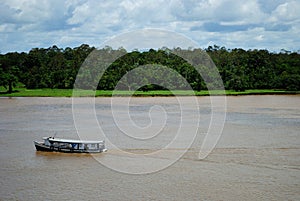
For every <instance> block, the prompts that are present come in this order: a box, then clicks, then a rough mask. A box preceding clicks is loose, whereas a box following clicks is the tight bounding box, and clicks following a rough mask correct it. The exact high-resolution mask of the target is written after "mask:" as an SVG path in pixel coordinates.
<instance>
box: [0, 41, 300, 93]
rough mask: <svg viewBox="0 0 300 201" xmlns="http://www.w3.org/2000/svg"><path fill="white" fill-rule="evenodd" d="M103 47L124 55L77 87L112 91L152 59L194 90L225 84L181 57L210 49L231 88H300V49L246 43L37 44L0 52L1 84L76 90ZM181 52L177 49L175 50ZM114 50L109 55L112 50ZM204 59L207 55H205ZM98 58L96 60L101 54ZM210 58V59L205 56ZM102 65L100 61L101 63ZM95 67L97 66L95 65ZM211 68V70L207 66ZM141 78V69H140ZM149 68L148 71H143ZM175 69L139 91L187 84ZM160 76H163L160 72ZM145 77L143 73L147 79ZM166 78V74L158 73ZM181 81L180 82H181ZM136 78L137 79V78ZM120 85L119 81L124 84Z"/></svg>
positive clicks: (126, 87) (150, 73) (11, 87)
mask: <svg viewBox="0 0 300 201" xmlns="http://www.w3.org/2000/svg"><path fill="white" fill-rule="evenodd" d="M95 51H104V52H105V53H107V54H106V55H109V54H114V55H120V57H118V58H117V59H116V60H115V61H114V62H113V63H111V64H110V65H109V67H108V68H107V70H106V71H105V72H104V74H103V75H102V76H101V79H100V80H99V78H98V77H95V76H93V75H95V72H94V70H95V69H90V70H89V69H86V70H85V71H84V73H81V74H80V75H81V76H83V77H85V79H84V80H85V81H86V82H85V83H84V82H82V83H80V84H79V85H77V86H76V87H78V88H82V89H95V87H94V86H92V85H94V84H92V83H94V82H96V86H97V87H96V89H99V90H113V89H114V88H115V87H116V85H117V83H118V82H119V80H120V79H121V78H122V77H123V76H124V75H125V74H126V73H127V72H129V71H131V70H133V69H135V68H137V67H138V66H145V65H147V64H151V65H156V66H166V67H168V68H171V69H173V70H175V71H176V72H178V73H179V74H180V75H181V76H182V77H183V78H184V79H185V80H186V81H187V82H188V83H189V85H190V86H191V87H192V89H193V90H195V91H200V90H206V89H207V87H208V86H207V85H208V84H210V85H211V86H213V87H210V88H216V89H217V88H218V87H220V86H219V85H218V83H214V80H215V78H216V76H217V75H213V74H212V75H210V77H209V80H211V82H207V81H206V80H204V79H203V77H202V76H201V75H200V74H199V72H197V70H195V68H194V67H193V66H192V65H191V64H190V62H188V61H187V60H185V59H183V58H182V57H180V55H183V54H190V53H189V51H190V52H191V54H201V51H202V53H203V52H205V54H206V55H209V57H210V58H211V60H212V61H213V63H214V65H215V66H216V67H217V69H218V72H219V74H220V76H221V79H222V81H223V84H224V87H225V89H226V90H235V91H244V90H247V89H278V90H286V91H299V90H300V54H299V52H290V51H286V50H282V51H280V52H277V53H274V52H270V51H268V50H257V49H254V50H244V49H241V48H236V49H227V48H225V47H220V46H217V45H214V46H209V47H208V48H206V49H204V50H201V51H200V50H197V49H195V50H182V49H180V48H175V49H173V50H169V49H167V48H163V47H162V48H161V49H157V50H154V49H150V50H147V51H138V50H135V51H131V52H127V51H126V50H125V49H124V48H119V49H116V50H114V49H112V48H111V47H105V48H103V49H101V50H97V49H96V48H95V47H91V46H89V45H87V44H82V45H81V46H79V47H75V48H70V47H67V48H59V47H57V46H55V45H54V46H52V47H49V48H33V49H31V50H30V51H29V52H28V53H25V52H22V53H19V52H9V53H6V54H0V87H4V88H5V89H7V93H12V92H13V91H14V87H15V86H17V85H18V86H19V85H22V86H24V87H25V88H27V89H39V88H51V89H56V88H57V89H72V88H73V87H74V83H75V80H76V76H77V74H78V71H79V69H80V67H81V66H82V64H83V63H84V61H85V59H86V58H87V57H88V56H89V55H90V53H92V52H95ZM174 52H175V53H178V54H174ZM108 53H109V54H108ZM202 59H203V57H202ZM96 60H97V59H96ZM204 60H205V58H204ZM100 65H101V64H100ZM201 65H202V69H204V71H203V72H204V73H205V72H208V73H207V74H210V72H209V71H207V70H208V67H205V64H201ZM94 66H97V65H95V64H94ZM205 69H206V70H205ZM135 73H136V75H135V77H136V78H138V77H139V74H138V71H136V72H135ZM144 73H145V72H144ZM146 73H147V74H148V76H147V77H148V78H151V77H157V74H159V72H158V71H157V72H153V71H151V70H149V71H147V72H146ZM172 76H173V75H172V74H168V75H165V76H164V80H162V81H165V82H167V83H168V85H167V87H162V86H159V85H155V84H147V83H149V82H150V80H146V81H145V80H143V81H144V82H143V83H145V85H144V86H143V87H140V88H139V90H143V91H144V90H163V89H170V88H171V89H185V86H183V85H180V84H178V83H180V81H179V80H178V79H177V78H176V77H174V76H173V77H172ZM160 77H161V76H160ZM143 79H144V78H143ZM157 79H161V78H159V77H158V78H157ZM177 81H178V82H177ZM135 82H137V83H135ZM138 82H141V81H140V80H139V79H136V81H135V80H134V79H133V80H131V81H130V84H128V83H124V86H123V88H122V86H121V88H122V89H123V90H132V89H135V88H134V84H135V85H139V86H140V84H141V83H138ZM119 84H120V83H119Z"/></svg>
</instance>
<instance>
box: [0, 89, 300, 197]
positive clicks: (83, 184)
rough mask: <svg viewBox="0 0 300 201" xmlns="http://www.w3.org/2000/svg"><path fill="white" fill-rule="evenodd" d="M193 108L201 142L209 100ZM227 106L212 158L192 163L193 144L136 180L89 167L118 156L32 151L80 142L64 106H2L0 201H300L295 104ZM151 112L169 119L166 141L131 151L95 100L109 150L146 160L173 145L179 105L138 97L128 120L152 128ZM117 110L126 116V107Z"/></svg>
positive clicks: (286, 99)
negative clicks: (39, 144)
mask: <svg viewBox="0 0 300 201" xmlns="http://www.w3.org/2000/svg"><path fill="white" fill-rule="evenodd" d="M187 99H188V97H187ZM198 100H199V102H200V106H199V107H200V113H201V118H200V128H199V134H200V135H199V136H200V137H199V139H198V140H202V139H203V134H204V133H206V132H207V129H208V124H209V118H210V112H211V110H210V101H209V97H199V98H198ZM82 101H83V102H82V110H83V111H84V110H85V104H84V98H83V99H82ZM227 101H228V112H227V117H226V123H225V127H224V131H223V134H222V136H221V139H220V141H219V143H218V145H217V148H216V149H214V151H213V152H212V153H211V154H210V155H209V156H208V158H206V159H205V160H203V161H199V160H197V150H198V148H199V147H197V146H198V145H199V144H196V145H194V147H192V148H191V149H190V150H189V152H188V153H186V154H185V155H184V156H183V157H182V158H181V159H180V160H179V161H178V162H177V163H175V164H174V165H172V166H171V167H169V168H167V169H165V170H162V171H159V172H157V173H153V174H148V175H140V176H133V175H127V174H121V173H118V172H115V171H113V170H110V169H108V168H106V167H104V166H102V165H101V164H99V163H98V162H97V161H96V160H95V159H94V157H101V158H103V159H109V158H112V157H115V156H118V157H120V156H121V157H122V156H123V155H122V152H120V151H118V150H111V149H109V151H108V152H107V153H104V154H94V155H90V154H68V153H47V152H36V151H35V148H34V145H33V140H40V139H41V137H43V136H51V135H54V134H55V133H57V135H58V136H60V137H69V138H78V136H77V134H76V129H75V126H74V122H73V116H72V101H71V99H70V98H0V137H1V138H0V146H1V152H0V160H1V164H0V168H1V180H0V181H1V183H0V185H1V188H0V200H69V199H76V200H299V199H300V192H299V185H300V157H299V153H300V133H299V130H300V96H296V95H295V96H241V97H227ZM154 105H160V106H162V107H163V108H164V109H165V111H166V113H167V114H168V115H169V116H168V119H167V122H166V124H167V126H166V128H165V130H164V135H158V136H156V137H155V138H153V140H154V141H155V140H156V141H155V142H159V143H158V144H155V146H153V144H151V146H150V145H149V144H147V142H145V141H143V140H140V141H139V143H138V144H137V143H136V142H135V141H132V139H131V138H130V137H128V136H127V137H126V136H124V135H123V133H122V132H120V131H118V128H117V127H116V126H115V124H114V123H113V122H114V120H113V118H112V114H111V110H110V99H109V98H97V99H96V105H95V108H96V115H97V118H98V121H99V124H100V125H101V126H102V128H103V130H104V132H105V133H106V135H107V137H109V139H110V140H111V141H112V142H114V143H115V144H117V145H118V146H120V147H121V148H123V149H124V150H125V151H127V152H133V153H136V154H145V153H149V152H153V151H155V150H157V149H160V148H161V147H163V146H164V145H165V144H167V143H169V142H170V138H172V136H173V131H174V130H176V129H177V126H178V123H177V121H178V111H179V109H178V104H176V101H174V100H173V99H172V97H154V98H134V100H133V104H132V106H131V107H130V113H131V115H132V120H133V121H135V122H136V124H137V125H139V126H145V125H147V124H149V122H150V119H149V116H148V111H149V109H150V108H151V107H152V106H154ZM115 109H118V110H119V111H121V112H122V111H123V110H124V108H123V107H122V105H120V106H117V107H115ZM153 114H154V115H159V114H156V113H153ZM154 118H155V117H154ZM154 141H153V142H154ZM169 151H170V154H172V152H173V151H176V150H175V149H174V150H172V149H170V150H169ZM126 157H127V156H123V159H122V161H120V165H124V164H125V163H124V161H127V160H128V158H126ZM162 160H167V158H165V159H164V158H162Z"/></svg>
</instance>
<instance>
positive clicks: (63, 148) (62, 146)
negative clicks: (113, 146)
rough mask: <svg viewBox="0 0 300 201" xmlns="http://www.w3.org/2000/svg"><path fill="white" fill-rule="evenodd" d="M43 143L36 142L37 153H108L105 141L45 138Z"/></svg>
mask: <svg viewBox="0 0 300 201" xmlns="http://www.w3.org/2000/svg"><path fill="white" fill-rule="evenodd" d="M43 140H44V141H43V142H37V141H34V145H35V148H36V150H37V151H58V152H70V153H101V152H105V151H107V149H105V143H104V141H84V140H71V139H61V138H56V137H43Z"/></svg>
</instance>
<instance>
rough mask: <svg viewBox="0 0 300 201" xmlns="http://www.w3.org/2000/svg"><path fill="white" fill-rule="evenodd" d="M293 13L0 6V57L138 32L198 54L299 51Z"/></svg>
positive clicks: (178, 6) (268, 4)
mask: <svg viewBox="0 0 300 201" xmlns="http://www.w3.org/2000/svg"><path fill="white" fill-rule="evenodd" d="M299 10H300V0H164V1H163V0H122V1H116V0H65V1H63V0H2V3H1V4H0V53H6V52H13V51H18V52H21V51H25V52H28V51H29V50H30V49H32V48H35V47H39V48H48V47H50V46H52V45H57V46H58V47H61V48H65V47H77V46H80V45H81V44H84V43H85V44H89V45H91V46H95V47H99V46H100V45H101V43H103V42H104V41H106V40H108V39H110V38H111V37H113V36H115V35H118V34H122V33H126V32H130V31H132V30H138V29H143V28H156V29H164V30H169V31H173V32H176V33H179V34H183V35H185V36H187V37H189V38H190V39H192V40H193V41H196V42H197V43H198V45H199V47H201V48H206V47H208V46H209V45H214V44H216V45H219V46H225V47H226V48H244V49H268V50H270V51H280V50H281V49H285V50H291V51H299V50H300V37H299V36H300V15H299V13H300V12H299ZM133 40H134V39H133Z"/></svg>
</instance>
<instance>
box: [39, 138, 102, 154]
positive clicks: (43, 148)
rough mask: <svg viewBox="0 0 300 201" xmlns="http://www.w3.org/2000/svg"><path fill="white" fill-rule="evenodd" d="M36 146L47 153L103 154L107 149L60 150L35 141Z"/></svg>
mask: <svg viewBox="0 0 300 201" xmlns="http://www.w3.org/2000/svg"><path fill="white" fill-rule="evenodd" d="M34 145H35V148H36V150H37V151H47V152H65V153H101V152H105V151H106V149H95V150H83V149H72V148H60V147H54V146H47V145H45V144H44V143H43V142H37V141H34Z"/></svg>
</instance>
